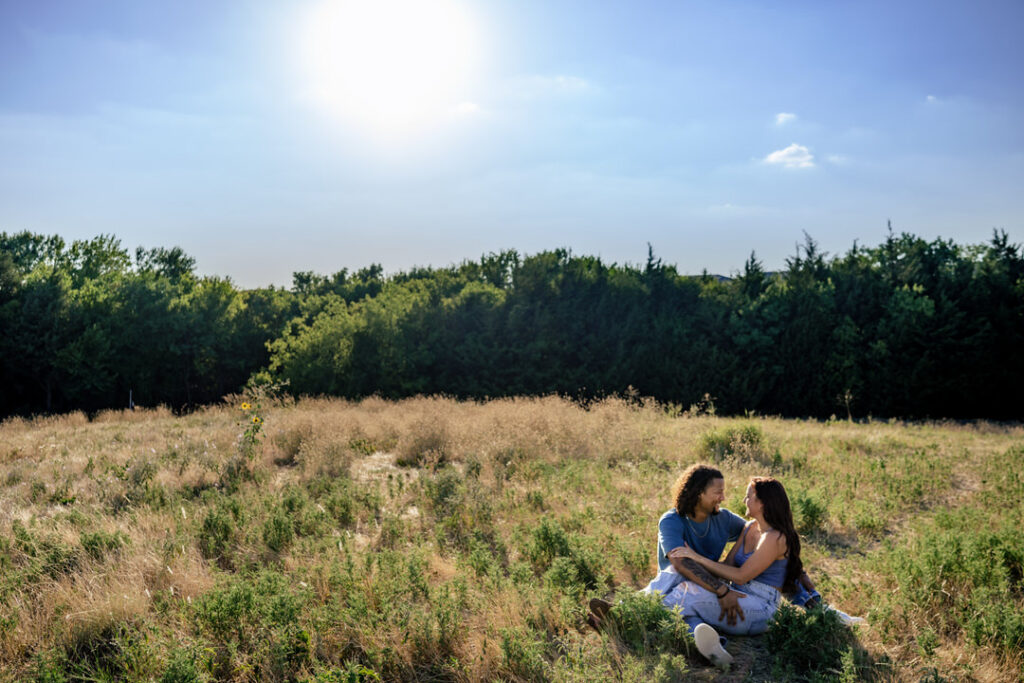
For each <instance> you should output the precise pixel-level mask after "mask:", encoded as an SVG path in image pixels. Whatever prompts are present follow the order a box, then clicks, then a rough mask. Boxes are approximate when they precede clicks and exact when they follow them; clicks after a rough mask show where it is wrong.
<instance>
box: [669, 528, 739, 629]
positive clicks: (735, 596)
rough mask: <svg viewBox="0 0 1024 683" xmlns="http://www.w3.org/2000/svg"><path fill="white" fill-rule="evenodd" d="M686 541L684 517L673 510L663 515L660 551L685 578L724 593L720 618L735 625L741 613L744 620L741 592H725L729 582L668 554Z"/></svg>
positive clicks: (696, 564)
mask: <svg viewBox="0 0 1024 683" xmlns="http://www.w3.org/2000/svg"><path fill="white" fill-rule="evenodd" d="M685 543H686V538H685V535H684V526H683V519H682V517H681V516H680V515H679V514H678V513H675V512H673V511H670V512H667V513H665V514H664V515H662V518H661V519H660V520H659V521H658V552H659V553H661V554H662V555H663V556H664V557H665V559H667V560H668V561H669V562H670V563H671V565H672V567H674V568H675V570H676V571H677V572H679V573H680V574H681V575H682V576H683V578H685V579H687V580H689V581H693V582H694V583H696V584H697V585H698V586H702V587H703V588H705V589H707V590H709V591H711V592H712V593H714V594H715V595H718V594H719V593H722V596H723V597H720V598H718V604H719V605H721V607H722V614H721V615H720V616H719V618H722V617H723V616H724V617H726V618H727V621H728V623H729V624H730V625H733V624H735V623H736V616H737V615H739V618H740V620H741V621H742V620H743V619H744V616H743V609H742V608H741V607H740V605H739V593H736V592H733V591H724V592H723V590H722V586H728V584H727V583H726V582H725V581H723V580H722V579H720V578H718V577H717V576H715V575H714V574H712V573H711V572H709V571H707V570H706V569H704V568H703V567H701V566H700V565H699V564H698V563H697V562H694V561H693V560H689V559H675V558H672V557H669V556H668V554H669V551H670V550H672V549H674V548H678V547H680V546H682V545H684V544H685ZM716 559H717V558H716ZM659 564H660V562H659Z"/></svg>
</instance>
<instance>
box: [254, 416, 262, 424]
mask: <svg viewBox="0 0 1024 683" xmlns="http://www.w3.org/2000/svg"><path fill="white" fill-rule="evenodd" d="M260 422H263V420H261V419H260V418H258V417H256V416H255V415H253V416H252V423H253V424H254V425H258V424H259V423H260Z"/></svg>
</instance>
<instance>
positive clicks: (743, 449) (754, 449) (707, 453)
mask: <svg viewBox="0 0 1024 683" xmlns="http://www.w3.org/2000/svg"><path fill="white" fill-rule="evenodd" d="M764 443H765V439H764V433H763V432H762V431H761V428H760V427H758V426H757V425H753V424H746V425H741V426H738V427H722V428H720V429H712V430H711V431H709V432H705V433H704V435H703V436H701V439H700V444H699V446H698V451H699V453H700V455H701V456H702V457H704V458H706V459H708V460H712V461H719V460H724V459H725V458H730V457H731V458H737V459H739V460H752V461H757V462H761V463H765V464H769V463H771V462H772V458H771V456H770V455H768V453H767V452H766V451H765V448H764Z"/></svg>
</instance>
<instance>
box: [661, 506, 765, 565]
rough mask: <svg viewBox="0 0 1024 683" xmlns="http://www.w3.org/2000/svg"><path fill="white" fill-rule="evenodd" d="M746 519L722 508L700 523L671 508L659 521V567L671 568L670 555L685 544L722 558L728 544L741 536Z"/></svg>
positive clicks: (713, 558) (701, 552)
mask: <svg viewBox="0 0 1024 683" xmlns="http://www.w3.org/2000/svg"><path fill="white" fill-rule="evenodd" d="M745 525H746V522H745V521H744V520H743V518H742V517H740V516H739V515H737V514H735V513H733V512H730V511H729V510H726V509H725V508H722V509H721V510H720V511H719V513H718V514H717V515H709V516H708V518H707V519H705V520H704V521H703V522H701V523H700V524H698V523H696V522H694V521H693V520H692V519H687V518H685V517H683V516H682V515H680V514H679V513H678V512H676V511H675V510H674V509H673V510H669V511H668V512H666V513H665V514H663V515H662V516H661V519H660V520H658V569H659V570H660V569H668V566H669V561H668V557H666V554H667V553H668V551H670V550H672V549H673V548H678V547H679V546H681V545H683V544H684V543H685V544H686V545H688V546H690V547H691V548H693V549H694V550H696V551H697V552H698V553H700V554H701V555H703V556H704V557H709V558H711V559H712V560H715V561H716V562H717V561H718V560H720V559H721V557H722V551H723V550H725V544H726V543H729V542H730V541H735V540H736V539H738V538H739V537H740V532H741V531H743V527H744V526H745Z"/></svg>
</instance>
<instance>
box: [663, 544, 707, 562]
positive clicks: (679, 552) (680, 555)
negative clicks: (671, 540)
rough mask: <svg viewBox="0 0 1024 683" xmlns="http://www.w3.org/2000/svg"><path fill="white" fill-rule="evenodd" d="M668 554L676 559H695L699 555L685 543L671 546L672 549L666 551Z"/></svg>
mask: <svg viewBox="0 0 1024 683" xmlns="http://www.w3.org/2000/svg"><path fill="white" fill-rule="evenodd" d="M668 556H669V557H672V558H675V559H677V560H685V559H687V558H689V559H691V560H696V559H697V558H699V557H700V555H698V554H697V553H696V552H694V550H693V548H691V547H690V546H688V545H686V544H685V543H684V544H683V545H681V546H679V547H678V548H673V549H672V550H670V551H668Z"/></svg>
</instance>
